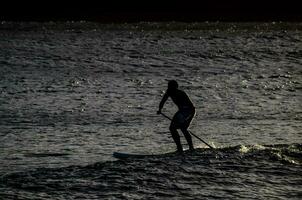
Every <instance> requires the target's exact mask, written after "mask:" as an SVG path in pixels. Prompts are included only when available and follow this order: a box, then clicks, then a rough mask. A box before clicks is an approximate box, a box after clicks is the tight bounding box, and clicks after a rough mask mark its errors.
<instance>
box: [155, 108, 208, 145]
mask: <svg viewBox="0 0 302 200" xmlns="http://www.w3.org/2000/svg"><path fill="white" fill-rule="evenodd" d="M160 114H162V115H163V116H164V117H165V118H167V119H169V120H170V121H172V119H171V118H170V117H168V116H167V115H165V114H164V113H160ZM188 131H189V130H188ZM189 133H190V134H191V135H193V136H194V137H196V138H197V139H199V140H200V141H202V142H203V143H204V144H206V145H207V146H208V147H210V148H211V149H214V148H213V147H212V146H211V145H209V144H208V143H206V142H205V141H204V140H203V139H201V138H200V137H198V136H197V135H195V134H194V133H192V132H191V131H189Z"/></svg>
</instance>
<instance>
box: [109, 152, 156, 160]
mask: <svg viewBox="0 0 302 200" xmlns="http://www.w3.org/2000/svg"><path fill="white" fill-rule="evenodd" d="M150 156H154V155H152V154H149V155H147V154H131V153H121V152H114V153H113V157H115V158H118V159H126V158H144V157H150Z"/></svg>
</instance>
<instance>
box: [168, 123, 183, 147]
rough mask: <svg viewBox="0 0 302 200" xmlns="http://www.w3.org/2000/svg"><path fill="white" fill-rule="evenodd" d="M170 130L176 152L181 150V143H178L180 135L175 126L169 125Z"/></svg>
mask: <svg viewBox="0 0 302 200" xmlns="http://www.w3.org/2000/svg"><path fill="white" fill-rule="evenodd" d="M170 132H171V134H172V138H173V140H174V142H175V144H176V146H177V151H178V152H183V149H182V145H181V143H180V137H179V134H178V132H177V130H176V128H175V127H173V126H172V125H171V126H170Z"/></svg>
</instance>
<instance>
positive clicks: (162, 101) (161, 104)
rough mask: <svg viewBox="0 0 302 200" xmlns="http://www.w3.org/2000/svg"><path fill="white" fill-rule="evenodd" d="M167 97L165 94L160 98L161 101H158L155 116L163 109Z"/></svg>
mask: <svg viewBox="0 0 302 200" xmlns="http://www.w3.org/2000/svg"><path fill="white" fill-rule="evenodd" d="M168 97H169V95H168V92H166V93H165V94H164V96H163V98H162V100H161V101H160V103H159V108H158V111H157V114H160V113H161V109H162V108H163V107H164V104H165V102H166V101H167V99H168Z"/></svg>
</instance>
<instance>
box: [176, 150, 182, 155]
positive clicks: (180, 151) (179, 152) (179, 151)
mask: <svg viewBox="0 0 302 200" xmlns="http://www.w3.org/2000/svg"><path fill="white" fill-rule="evenodd" d="M176 153H177V154H183V153H184V151H183V150H182V149H177V151H176Z"/></svg>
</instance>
